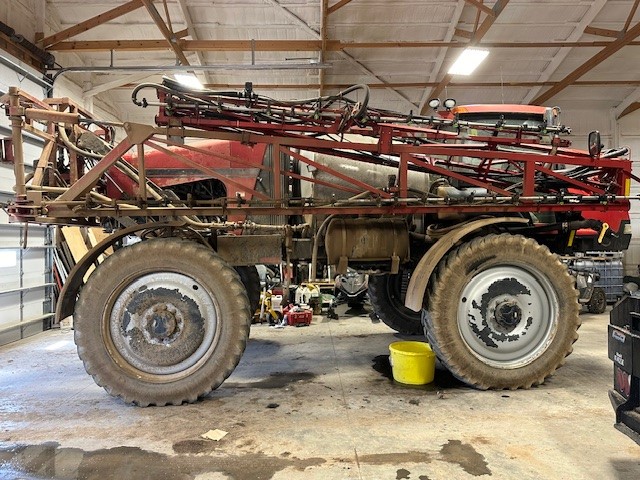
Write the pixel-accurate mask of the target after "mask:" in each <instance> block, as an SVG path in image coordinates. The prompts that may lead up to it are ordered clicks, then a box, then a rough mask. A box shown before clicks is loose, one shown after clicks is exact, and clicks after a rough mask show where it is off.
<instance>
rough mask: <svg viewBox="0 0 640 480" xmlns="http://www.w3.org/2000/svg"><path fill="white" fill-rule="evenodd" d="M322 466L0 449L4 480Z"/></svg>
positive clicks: (172, 477) (185, 477)
mask: <svg viewBox="0 0 640 480" xmlns="http://www.w3.org/2000/svg"><path fill="white" fill-rule="evenodd" d="M323 463H325V460H324V459H323V458H307V459H297V458H293V457H288V458H282V457H271V456H268V455H264V454H262V453H247V454H243V455H224V456H194V455H174V456H168V455H164V454H161V453H155V452H149V451H146V450H142V449H140V448H137V447H116V448H110V449H104V450H95V451H91V452H85V451H84V450H81V449H79V448H61V447H60V446H59V445H58V444H57V443H45V444H42V445H30V446H17V447H13V448H11V449H5V450H0V478H20V479H23V478H24V479H29V480H30V479H48V478H55V479H60V480H77V479H82V480H122V479H134V478H135V479H138V480H158V479H162V480H191V479H193V478H194V477H196V476H197V475H202V474H205V473H211V472H221V473H223V474H225V475H228V476H229V477H231V478H234V479H255V480H269V479H270V478H272V477H273V475H275V473H276V472H279V471H281V470H284V469H286V468H294V469H297V470H301V471H302V470H304V469H305V468H307V467H311V466H316V465H321V464H323ZM17 472H20V473H19V474H18V476H12V475H13V474H16V473H17ZM25 474H26V475H25ZM7 475H9V476H7Z"/></svg>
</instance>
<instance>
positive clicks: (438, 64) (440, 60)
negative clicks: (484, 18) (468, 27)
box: [418, 0, 466, 111]
mask: <svg viewBox="0 0 640 480" xmlns="http://www.w3.org/2000/svg"><path fill="white" fill-rule="evenodd" d="M465 6H466V2H465V1H464V0H458V3H457V5H456V7H455V9H454V11H453V16H452V17H451V20H450V22H449V27H448V28H447V32H446V33H445V35H444V41H447V42H449V41H451V40H452V39H453V37H454V35H455V31H456V25H458V23H460V19H461V18H462V14H463V12H464V7H465ZM438 50H439V51H438V54H437V56H436V59H435V62H434V64H433V68H432V69H431V73H430V74H429V80H428V81H429V82H435V81H436V80H437V79H438V75H440V70H441V69H442V65H443V64H444V61H445V60H446V58H447V54H448V53H449V48H447V47H443V48H440V49H438ZM433 86H435V84H434V85H433ZM428 94H429V87H427V86H425V87H423V92H422V98H421V99H420V103H419V104H418V111H421V110H422V109H423V108H424V106H425V105H426V103H427V102H428V101H429V97H428Z"/></svg>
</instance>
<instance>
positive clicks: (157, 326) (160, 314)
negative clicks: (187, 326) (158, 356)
mask: <svg viewBox="0 0 640 480" xmlns="http://www.w3.org/2000/svg"><path fill="white" fill-rule="evenodd" d="M142 323H143V325H145V329H144V333H145V337H146V339H147V341H149V342H151V343H153V342H154V341H157V342H162V343H168V342H171V341H173V340H175V338H176V337H177V336H178V335H179V334H180V332H181V330H182V329H183V327H184V319H183V318H182V314H181V313H180V311H178V309H177V308H176V307H175V305H171V304H167V303H161V304H159V305H155V306H153V308H151V309H150V310H147V311H146V312H145V313H144V314H143V321H142Z"/></svg>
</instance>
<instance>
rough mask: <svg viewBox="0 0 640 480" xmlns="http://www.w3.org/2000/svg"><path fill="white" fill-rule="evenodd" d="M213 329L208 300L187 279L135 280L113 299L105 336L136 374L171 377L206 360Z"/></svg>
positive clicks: (176, 276) (149, 277)
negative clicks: (109, 337) (109, 336)
mask: <svg viewBox="0 0 640 480" xmlns="http://www.w3.org/2000/svg"><path fill="white" fill-rule="evenodd" d="M217 329H218V318H217V310H216V306H215V303H214V299H213V297H212V296H211V295H210V294H209V293H208V292H207V290H206V289H205V288H203V286H202V285H201V284H200V283H197V282H196V281H195V280H194V279H192V278H191V277H189V276H187V275H183V274H178V273H172V272H163V273H156V274H153V275H145V276H142V277H139V278H138V279H136V280H135V281H133V282H132V283H130V284H129V285H127V286H126V287H125V288H124V289H123V290H122V291H121V292H120V293H119V294H118V296H117V297H116V298H115V301H114V304H113V308H112V311H111V315H110V335H111V339H112V341H113V346H114V348H115V349H116V350H117V352H118V353H119V355H120V356H121V357H122V358H123V359H124V360H125V361H126V362H127V363H128V364H129V365H131V366H132V367H134V368H136V369H138V370H139V371H141V372H145V373H149V374H156V375H170V374H175V373H178V372H182V371H185V370H187V369H189V368H191V367H192V366H193V365H195V364H196V363H198V362H199V361H200V360H201V359H202V358H203V357H204V356H206V355H208V353H207V352H210V351H211V349H212V348H213V346H214V343H215V338H216V331H217Z"/></svg>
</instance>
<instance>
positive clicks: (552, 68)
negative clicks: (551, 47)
mask: <svg viewBox="0 0 640 480" xmlns="http://www.w3.org/2000/svg"><path fill="white" fill-rule="evenodd" d="M606 4H607V0H595V1H594V2H593V3H592V4H591V6H590V7H589V10H587V11H586V13H585V14H584V15H583V16H582V18H581V19H580V22H578V23H577V24H576V25H575V27H574V28H573V32H571V33H570V34H569V37H568V38H567V39H566V40H567V41H572V42H573V41H578V40H579V39H580V38H582V36H583V34H584V29H585V28H586V27H587V26H588V25H589V24H590V23H591V22H592V21H593V20H594V19H595V18H596V17H597V16H598V14H599V13H600V11H602V9H603V8H604V7H605V5H606ZM570 53H571V48H568V47H562V48H560V49H559V50H558V51H557V52H556V54H555V55H554V56H553V58H552V59H551V61H550V62H549V63H548V64H547V66H546V67H545V69H544V70H543V71H542V72H540V75H539V76H538V81H540V82H546V81H547V80H549V79H551V77H552V76H553V74H554V73H555V72H556V71H557V70H558V68H560V65H562V63H563V62H564V60H565V58H567V57H568V56H569V54H570ZM540 90H542V86H536V87H533V88H532V89H530V90H529V93H527V94H526V95H525V96H524V98H523V99H522V100H521V101H522V103H529V102H530V101H531V100H532V99H533V98H535V97H536V95H538V93H540Z"/></svg>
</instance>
